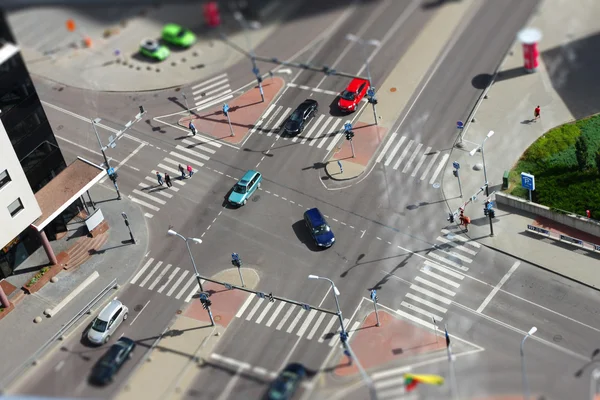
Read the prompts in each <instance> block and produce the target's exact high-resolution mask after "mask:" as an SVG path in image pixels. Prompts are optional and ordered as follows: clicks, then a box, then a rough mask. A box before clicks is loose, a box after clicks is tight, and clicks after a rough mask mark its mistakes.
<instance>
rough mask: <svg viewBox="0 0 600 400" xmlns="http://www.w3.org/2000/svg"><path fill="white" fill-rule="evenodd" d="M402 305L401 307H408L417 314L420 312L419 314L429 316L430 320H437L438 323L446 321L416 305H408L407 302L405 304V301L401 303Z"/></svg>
mask: <svg viewBox="0 0 600 400" xmlns="http://www.w3.org/2000/svg"><path fill="white" fill-rule="evenodd" d="M400 305H401V306H402V307H406V308H408V309H409V310H413V311H416V312H418V313H419V314H423V315H425V316H427V317H429V318H435V320H436V321H443V320H444V319H443V318H442V317H440V316H439V315H435V314H433V313H430V312H429V311H426V310H424V309H422V308H421V307H417V306H414V305H412V304H410V303H407V302H405V301H403V302H402V303H400Z"/></svg>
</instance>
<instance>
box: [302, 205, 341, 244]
mask: <svg viewBox="0 0 600 400" xmlns="http://www.w3.org/2000/svg"><path fill="white" fill-rule="evenodd" d="M304 222H305V223H306V227H307V228H308V230H309V231H310V234H311V235H312V237H313V239H314V240H315V243H316V244H317V246H319V247H331V246H333V243H335V236H334V235H333V232H332V231H331V227H330V226H329V225H328V224H327V221H325V217H324V216H323V214H321V211H319V209H318V208H311V209H310V210H307V211H306V212H305V213H304Z"/></svg>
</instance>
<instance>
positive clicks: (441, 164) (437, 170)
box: [429, 153, 450, 185]
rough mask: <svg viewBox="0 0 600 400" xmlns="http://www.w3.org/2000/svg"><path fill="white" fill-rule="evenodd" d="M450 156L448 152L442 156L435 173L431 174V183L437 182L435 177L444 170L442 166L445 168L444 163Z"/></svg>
mask: <svg viewBox="0 0 600 400" xmlns="http://www.w3.org/2000/svg"><path fill="white" fill-rule="evenodd" d="M448 158H450V154H448V153H446V154H444V155H443V156H442V161H440V163H439V164H438V166H437V168H436V169H435V172H434V173H433V175H431V179H430V180H429V184H430V185H432V184H433V182H435V179H436V178H437V176H438V175H439V174H440V172H441V171H442V168H444V165H445V164H446V161H447V160H448Z"/></svg>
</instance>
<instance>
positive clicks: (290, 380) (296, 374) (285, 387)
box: [265, 363, 306, 400]
mask: <svg viewBox="0 0 600 400" xmlns="http://www.w3.org/2000/svg"><path fill="white" fill-rule="evenodd" d="M305 377H306V369H305V368H304V366H302V364H298V363H292V364H289V365H288V366H287V367H285V369H284V370H283V371H281V373H280V374H279V376H278V377H277V378H275V380H274V381H273V382H271V385H270V386H269V391H268V392H267V395H266V397H265V398H266V400H289V399H291V398H292V396H293V395H294V393H296V390H297V389H298V386H299V385H300V382H302V380H303V379H304V378H305Z"/></svg>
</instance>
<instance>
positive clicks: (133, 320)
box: [129, 300, 150, 326]
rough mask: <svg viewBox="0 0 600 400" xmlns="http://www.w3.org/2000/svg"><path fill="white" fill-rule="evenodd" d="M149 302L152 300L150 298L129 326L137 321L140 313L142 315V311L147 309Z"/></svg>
mask: <svg viewBox="0 0 600 400" xmlns="http://www.w3.org/2000/svg"><path fill="white" fill-rule="evenodd" d="M148 304H150V300H148V301H147V302H146V304H144V307H142V309H141V310H140V312H139V313H138V314H137V315H136V316H135V318H134V319H133V321H131V323H130V324H129V326H131V325H133V323H134V322H135V320H136V319H138V317H139V316H140V315H142V312H143V311H144V310H145V309H146V306H148Z"/></svg>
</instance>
